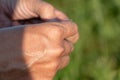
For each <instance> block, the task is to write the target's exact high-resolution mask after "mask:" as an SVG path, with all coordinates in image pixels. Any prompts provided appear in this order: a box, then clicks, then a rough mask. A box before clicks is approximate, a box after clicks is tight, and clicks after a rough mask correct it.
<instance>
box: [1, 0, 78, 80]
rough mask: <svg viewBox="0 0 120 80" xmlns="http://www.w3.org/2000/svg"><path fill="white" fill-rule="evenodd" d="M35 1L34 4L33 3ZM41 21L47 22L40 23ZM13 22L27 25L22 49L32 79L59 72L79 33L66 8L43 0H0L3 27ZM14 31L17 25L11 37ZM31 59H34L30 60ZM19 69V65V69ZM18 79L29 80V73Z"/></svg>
mask: <svg viewBox="0 0 120 80" xmlns="http://www.w3.org/2000/svg"><path fill="white" fill-rule="evenodd" d="M16 1H17V5H16V3H15V2H16ZM33 3H34V5H35V6H31V5H33ZM34 18H36V19H34ZM56 19H57V20H59V21H55V20H56ZM22 21H24V23H22ZM41 21H44V23H39V22H41ZM53 21H54V22H53ZM25 24H27V25H25ZM19 25H21V26H19ZM11 26H15V27H17V26H19V28H20V29H22V28H24V39H23V43H22V44H23V45H22V49H23V55H24V58H25V61H26V64H27V66H28V68H29V70H30V74H31V77H32V80H53V78H54V76H55V74H56V72H57V71H58V70H59V69H62V68H64V67H65V66H67V65H68V63H69V60H70V58H69V55H70V53H71V52H72V51H73V44H74V43H76V41H77V40H78V38H79V34H78V29H77V25H76V24H75V23H74V22H72V21H70V20H69V19H68V18H67V16H66V15H65V14H64V13H63V12H61V11H59V10H57V9H55V8H54V7H53V6H52V5H51V4H49V3H46V2H44V1H41V0H0V27H1V28H5V27H11ZM12 31H14V29H11V31H9V32H8V34H9V35H8V39H9V38H11V37H12V34H13V33H12ZM18 31H19V30H18ZM6 33H7V32H6ZM16 34H18V33H17V32H16ZM13 40H15V39H14V37H13ZM0 41H1V39H0ZM33 41H34V44H31V43H33ZM5 44H6V43H5ZM8 52H9V51H8ZM8 54H9V53H8ZM15 54H16V53H15ZM13 57H14V56H13ZM36 58H38V59H37V60H36ZM31 60H32V61H33V60H35V62H34V63H31ZM23 63H24V62H23ZM8 67H10V66H8ZM10 69H11V70H12V69H13V68H12V67H11V68H10ZM20 69H22V68H17V69H16V72H17V71H19V70H20ZM5 73H6V75H3V76H7V70H6V72H5ZM8 74H9V72H8ZM14 75H15V74H13V76H9V77H14ZM19 75H21V73H20V74H19ZM9 79H10V78H9ZM11 79H12V78H11ZM16 80H29V76H27V75H26V76H24V77H20V78H17V79H16Z"/></svg>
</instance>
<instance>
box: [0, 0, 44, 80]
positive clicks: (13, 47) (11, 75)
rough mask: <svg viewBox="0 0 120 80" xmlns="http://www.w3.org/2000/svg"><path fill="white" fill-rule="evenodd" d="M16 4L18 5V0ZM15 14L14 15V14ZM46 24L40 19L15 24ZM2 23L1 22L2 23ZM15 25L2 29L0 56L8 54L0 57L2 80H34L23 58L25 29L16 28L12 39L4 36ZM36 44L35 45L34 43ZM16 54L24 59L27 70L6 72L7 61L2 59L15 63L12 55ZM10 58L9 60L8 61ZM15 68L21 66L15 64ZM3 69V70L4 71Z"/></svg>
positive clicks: (0, 32) (0, 78) (0, 29)
mask: <svg viewBox="0 0 120 80" xmlns="http://www.w3.org/2000/svg"><path fill="white" fill-rule="evenodd" d="M14 1H16V2H15V4H16V5H17V0H14ZM16 5H15V6H14V9H15V7H16ZM12 14H13V13H12ZM41 22H44V21H42V20H40V19H39V18H33V19H29V20H21V21H16V22H14V24H15V25H16V23H17V25H24V24H35V23H41ZM0 23H1V22H0ZM14 24H13V25H11V24H10V25H9V26H7V27H9V28H6V26H4V25H1V26H2V27H1V28H0V42H1V41H2V43H0V45H2V46H0V54H4V53H7V55H6V57H5V56H4V57H3V56H0V68H1V69H0V80H32V77H31V74H30V71H29V68H28V66H27V65H26V62H25V59H24V56H23V50H22V46H23V45H22V43H23V36H24V28H22V29H21V28H19V27H18V28H17V27H15V29H14V30H15V31H13V35H12V36H11V37H10V36H8V35H2V33H4V31H5V30H8V32H9V30H11V29H12V28H13V26H14ZM16 32H17V33H18V34H19V35H16V34H15V33H16ZM12 37H14V38H16V39H12ZM6 41H9V42H10V43H5V42H6ZM13 43H14V44H13ZM33 44H34V43H33ZM14 53H17V54H18V55H15V56H19V57H20V59H22V62H24V67H25V68H26V69H25V70H22V69H16V68H14V69H11V70H8V71H4V69H5V68H6V66H8V65H6V64H7V61H2V58H4V59H5V58H6V59H7V60H9V61H11V62H14V60H16V59H12V58H11V55H14ZM8 58H9V59H8ZM8 64H9V63H8ZM15 66H18V67H20V66H19V64H17V63H16V64H15ZM2 69H3V70H2ZM23 78H24V79H23Z"/></svg>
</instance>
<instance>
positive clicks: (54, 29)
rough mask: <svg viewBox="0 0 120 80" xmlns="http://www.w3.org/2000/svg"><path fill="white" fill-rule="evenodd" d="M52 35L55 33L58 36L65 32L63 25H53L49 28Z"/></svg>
mask: <svg viewBox="0 0 120 80" xmlns="http://www.w3.org/2000/svg"><path fill="white" fill-rule="evenodd" d="M49 33H50V35H54V36H57V37H61V36H62V35H63V33H64V30H63V28H62V27H59V26H52V27H51V28H50V30H49Z"/></svg>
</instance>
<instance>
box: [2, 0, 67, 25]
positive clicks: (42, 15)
mask: <svg viewBox="0 0 120 80" xmlns="http://www.w3.org/2000/svg"><path fill="white" fill-rule="evenodd" d="M51 19H58V20H66V19H67V16H66V15H65V14H64V13H62V12H61V11H59V10H57V9H55V8H54V7H53V6H52V5H51V4H49V3H46V2H44V1H42V0H0V22H1V23H0V27H10V26H15V25H23V24H35V23H40V22H43V21H45V22H46V21H48V20H51Z"/></svg>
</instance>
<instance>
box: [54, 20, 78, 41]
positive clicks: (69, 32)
mask: <svg viewBox="0 0 120 80" xmlns="http://www.w3.org/2000/svg"><path fill="white" fill-rule="evenodd" d="M54 23H55V25H56V26H59V27H63V32H64V33H63V35H62V39H66V40H69V41H70V42H72V43H74V41H73V39H70V38H71V37H73V36H75V35H76V34H78V26H77V25H76V24H75V23H74V22H72V21H70V20H64V21H61V22H53V25H54ZM76 37H79V35H77V36H76ZM76 41H77V40H76Z"/></svg>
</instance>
